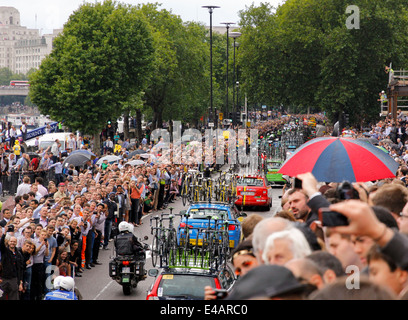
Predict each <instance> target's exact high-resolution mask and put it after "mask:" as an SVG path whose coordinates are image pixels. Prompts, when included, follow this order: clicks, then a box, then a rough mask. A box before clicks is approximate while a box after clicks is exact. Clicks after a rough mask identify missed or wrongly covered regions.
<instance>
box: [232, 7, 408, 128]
mask: <svg viewBox="0 0 408 320" xmlns="http://www.w3.org/2000/svg"><path fill="white" fill-rule="evenodd" d="M406 2H407V1H401V0H400V1H397V0H396V1H381V0H370V1H368V0H356V1H354V2H353V3H352V4H353V5H356V6H358V8H359V10H360V28H359V29H348V28H347V26H346V21H347V19H348V18H349V17H350V14H347V13H346V8H347V7H348V6H349V5H350V2H349V1H345V0H287V1H286V2H285V3H284V4H282V5H281V6H279V7H278V8H277V9H276V10H275V9H274V8H272V7H271V6H270V5H268V4H261V5H260V6H259V7H255V6H251V7H249V8H247V10H245V11H242V12H241V21H240V25H241V30H242V34H243V35H242V40H241V42H242V48H240V51H241V53H240V60H239V61H240V65H241V69H242V73H243V76H242V77H243V78H244V82H245V90H246V93H247V95H248V98H249V100H250V103H262V104H268V105H281V104H283V105H286V106H289V105H290V106H297V108H298V109H300V110H305V109H306V108H307V107H312V108H318V109H320V110H322V111H326V112H327V113H328V114H329V116H331V117H332V119H333V120H334V119H335V118H337V117H338V115H339V114H340V113H341V112H347V113H349V114H350V119H351V120H353V121H354V122H355V124H357V123H360V122H361V121H363V120H370V119H373V118H375V116H376V115H378V113H379V104H378V102H377V98H378V92H380V91H381V90H385V88H386V86H387V81H388V76H387V75H386V74H385V73H384V66H385V65H388V64H389V63H390V62H393V66H394V69H396V68H401V69H403V68H404V66H406V64H407V62H408V61H407V52H406V50H405V48H406V47H407V44H408V39H407V33H406V26H407V22H408V21H407V19H408V15H407V6H406V4H407V3H406ZM397 66H398V67H397Z"/></svg>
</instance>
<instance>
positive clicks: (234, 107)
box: [230, 32, 241, 126]
mask: <svg viewBox="0 0 408 320" xmlns="http://www.w3.org/2000/svg"><path fill="white" fill-rule="evenodd" d="M240 36H241V32H231V34H230V37H231V38H233V39H234V85H233V86H232V89H233V94H232V99H233V100H232V101H233V102H232V108H233V112H234V113H233V117H232V118H233V124H234V126H235V125H237V122H238V119H237V111H238V101H237V105H235V84H236V82H237V80H236V79H237V77H236V72H235V48H236V47H237V45H238V44H237V43H236V39H237V38H239V37H240Z"/></svg>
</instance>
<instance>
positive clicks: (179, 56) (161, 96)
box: [139, 4, 209, 129]
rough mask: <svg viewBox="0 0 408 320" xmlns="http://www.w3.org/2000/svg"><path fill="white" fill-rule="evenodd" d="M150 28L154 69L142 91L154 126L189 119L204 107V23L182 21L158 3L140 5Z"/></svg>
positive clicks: (205, 67)
mask: <svg viewBox="0 0 408 320" xmlns="http://www.w3.org/2000/svg"><path fill="white" fill-rule="evenodd" d="M139 8H140V10H141V11H142V12H143V13H144V15H145V16H146V18H147V20H148V21H149V22H150V25H151V27H152V30H153V38H154V46H155V52H156V54H155V56H154V60H153V65H154V69H153V71H152V72H151V74H150V81H149V83H148V85H147V86H146V88H145V90H144V93H145V95H144V97H143V99H144V101H145V105H146V106H147V107H149V108H151V110H152V111H153V129H154V128H156V127H161V126H162V122H163V120H170V119H172V120H173V119H182V120H183V121H189V120H192V119H194V118H197V116H198V115H202V112H203V109H204V110H205V105H204V102H205V100H206V99H204V96H205V95H206V94H207V92H209V89H208V91H206V90H207V88H208V85H207V84H206V81H207V80H206V79H209V78H208V76H209V75H208V67H207V66H208V65H209V64H208V63H207V61H208V55H207V53H208V52H209V51H208V48H209V47H208V45H207V44H206V43H205V41H204V40H205V34H206V31H205V29H204V27H203V26H201V25H199V24H197V23H194V22H187V23H183V21H182V20H181V19H180V17H179V16H176V15H174V14H172V13H171V12H169V11H167V10H164V9H162V10H159V9H158V5H157V4H147V5H140V6H139Z"/></svg>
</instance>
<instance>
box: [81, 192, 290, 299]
mask: <svg viewBox="0 0 408 320" xmlns="http://www.w3.org/2000/svg"><path fill="white" fill-rule="evenodd" d="M280 195H282V189H281V188H279V187H277V188H273V189H272V196H273V205H272V208H271V209H270V210H269V211H261V210H256V209H254V208H245V209H244V210H243V211H244V212H246V213H247V214H248V215H250V214H254V213H257V214H260V215H262V216H264V217H270V216H273V215H274V214H275V213H276V212H277V211H279V210H280V209H281V207H280V199H279V196H280ZM169 207H173V208H174V209H173V212H174V213H178V212H180V211H181V210H183V209H186V207H184V206H183V204H182V201H181V200H180V199H179V200H177V201H176V202H174V203H171V204H170V206H169ZM161 212H170V210H169V208H167V209H166V210H161V211H158V212H153V213H151V214H148V215H146V216H144V217H143V218H142V226H140V227H136V228H135V230H134V233H135V234H136V236H137V237H138V238H143V237H144V236H148V237H149V239H148V240H147V243H148V244H149V245H150V244H151V240H152V238H151V234H150V217H151V216H152V215H156V214H160V213H161ZM177 219H179V217H177ZM177 219H176V223H177V225H178V222H179V220H177ZM113 254H114V252H113V241H111V242H109V246H108V250H103V249H101V251H100V255H99V256H100V259H99V260H100V262H101V263H102V265H97V266H95V267H94V268H92V269H91V270H87V269H85V271H84V272H83V273H82V277H80V278H76V279H75V281H76V286H77V288H78V290H79V291H80V292H81V294H82V296H83V299H84V300H145V299H146V293H147V290H148V289H149V287H150V285H151V283H152V282H153V280H154V278H151V277H149V276H148V277H147V278H146V280H144V281H141V282H139V285H138V287H137V288H136V289H135V290H133V292H132V294H131V295H129V296H125V295H124V294H123V292H122V287H121V286H120V285H119V284H117V283H116V282H115V281H114V280H112V279H111V278H110V277H109V271H108V265H109V260H110V257H112V256H113ZM151 268H153V266H152V264H151V259H150V253H148V254H147V261H146V269H147V270H149V269H151Z"/></svg>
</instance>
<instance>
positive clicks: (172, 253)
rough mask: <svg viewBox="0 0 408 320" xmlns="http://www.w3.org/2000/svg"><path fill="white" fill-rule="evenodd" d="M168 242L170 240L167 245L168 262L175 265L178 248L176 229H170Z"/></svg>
mask: <svg viewBox="0 0 408 320" xmlns="http://www.w3.org/2000/svg"><path fill="white" fill-rule="evenodd" d="M167 242H168V245H167V247H168V264H169V265H172V266H174V265H175V264H176V250H177V239H176V229H171V230H170V231H169V236H168V238H167Z"/></svg>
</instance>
